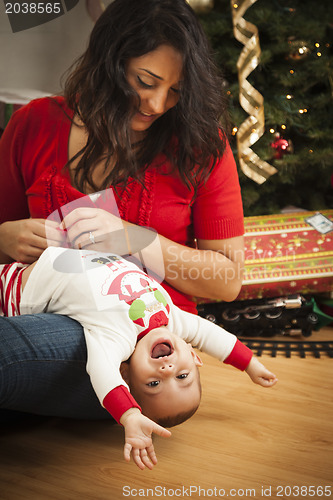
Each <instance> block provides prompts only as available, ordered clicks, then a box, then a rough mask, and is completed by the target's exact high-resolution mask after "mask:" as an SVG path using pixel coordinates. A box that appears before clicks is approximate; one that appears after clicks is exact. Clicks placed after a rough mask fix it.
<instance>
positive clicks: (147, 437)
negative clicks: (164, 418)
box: [120, 408, 171, 469]
mask: <svg viewBox="0 0 333 500" xmlns="http://www.w3.org/2000/svg"><path fill="white" fill-rule="evenodd" d="M120 423H121V424H122V425H123V426H124V428H125V446H124V458H125V460H126V461H127V462H129V461H130V459H131V455H132V457H133V460H134V462H135V463H136V465H137V466H138V467H139V469H144V468H145V467H148V469H152V468H153V467H154V465H156V464H157V458H156V454H155V450H154V445H153V441H152V433H153V432H155V434H158V435H159V436H162V437H170V436H171V432H170V431H168V430H167V429H164V427H161V426H160V425H158V424H156V423H155V422H153V420H150V419H149V418H148V417H145V416H144V415H142V413H141V412H140V410H139V409H138V408H130V409H129V410H127V411H126V412H125V413H124V414H123V415H122V416H121V418H120Z"/></svg>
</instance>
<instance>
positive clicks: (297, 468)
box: [0, 328, 333, 500]
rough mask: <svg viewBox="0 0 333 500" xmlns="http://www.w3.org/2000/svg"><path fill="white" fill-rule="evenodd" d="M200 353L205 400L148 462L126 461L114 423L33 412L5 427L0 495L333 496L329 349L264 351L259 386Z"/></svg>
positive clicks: (16, 499) (34, 498)
mask: <svg viewBox="0 0 333 500" xmlns="http://www.w3.org/2000/svg"><path fill="white" fill-rule="evenodd" d="M323 336H324V337H323ZM322 338H327V339H333V329H331V328H326V329H323V330H322V331H320V332H317V333H316V332H315V333H314V334H313V335H312V337H311V339H309V340H315V339H322ZM203 358H204V362H205V364H204V366H203V368H202V369H201V377H202V385H203V399H202V404H201V407H200V409H199V411H198V413H197V414H196V415H195V416H194V417H193V418H192V419H191V420H190V421H188V422H186V423H184V424H182V425H181V426H179V427H176V428H174V429H173V435H172V437H171V438H170V439H162V438H156V439H155V448H156V450H157V453H158V459H159V463H158V465H157V466H156V467H155V468H154V470H153V471H149V470H147V469H146V470H145V471H140V470H139V469H138V468H137V467H136V466H135V465H134V464H133V463H131V464H127V463H125V462H124V461H123V459H122V443H123V435H122V432H123V431H122V429H121V428H120V427H119V426H111V425H110V424H109V423H107V422H102V423H101V422H99V423H96V422H82V421H70V420H62V419H40V418H36V419H32V420H29V421H27V422H25V424H22V423H17V424H11V425H10V426H6V427H2V428H1V431H0V433H1V435H0V499H1V500H26V499H29V500H30V499H31V500H48V499H52V500H75V499H80V500H118V499H123V498H208V497H209V498H221V497H223V496H224V497H228V496H229V497H233V498H267V497H269V498H271V499H272V498H273V499H274V498H287V497H288V498H327V497H330V496H332V497H333V359H330V358H328V357H327V356H325V355H324V356H322V357H321V358H320V359H315V358H314V357H311V356H308V357H307V358H306V359H301V358H299V357H297V356H296V355H293V356H292V357H291V358H290V359H287V358H286V357H284V356H282V355H281V356H278V357H277V358H271V357H269V356H263V357H262V358H261V359H262V362H263V363H264V364H265V365H266V366H267V367H269V368H270V369H271V370H272V371H274V372H275V373H276V374H277V375H278V377H279V383H278V385H277V386H276V387H274V388H272V389H263V388H261V387H259V386H256V385H254V384H253V383H252V382H251V381H250V379H249V378H248V377H247V375H245V374H243V373H240V372H238V371H236V370H234V369H233V368H231V367H229V366H225V365H224V366H221V365H220V364H219V363H218V362H215V361H214V360H212V359H211V358H208V356H205V355H204V356H203ZM302 486H303V489H302V490H301V487H302ZM310 486H311V488H309V487H310ZM325 486H326V487H327V486H330V487H331V488H327V489H326V492H325ZM297 487H299V488H300V489H299V490H298V489H297ZM320 487H323V488H324V489H323V490H322V489H321V488H320ZM195 488H197V490H195ZM199 488H201V490H200V489H199ZM306 488H308V489H307V490H306Z"/></svg>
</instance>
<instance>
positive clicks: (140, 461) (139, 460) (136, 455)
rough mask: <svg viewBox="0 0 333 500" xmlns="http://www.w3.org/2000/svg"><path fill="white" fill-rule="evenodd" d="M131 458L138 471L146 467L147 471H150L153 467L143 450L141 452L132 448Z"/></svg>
mask: <svg viewBox="0 0 333 500" xmlns="http://www.w3.org/2000/svg"><path fill="white" fill-rule="evenodd" d="M132 456H133V460H134V463H135V464H136V465H137V466H138V467H139V469H141V470H143V469H144V468H145V467H148V469H152V468H153V467H154V465H153V464H152V463H151V461H150V460H149V457H148V456H147V452H146V450H145V449H142V450H141V449H140V448H133V450H132Z"/></svg>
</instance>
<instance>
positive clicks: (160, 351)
mask: <svg viewBox="0 0 333 500" xmlns="http://www.w3.org/2000/svg"><path fill="white" fill-rule="evenodd" d="M172 353H173V347H172V345H171V344H170V343H169V342H159V343H158V344H155V345H154V346H153V348H152V351H151V357H152V358H153V359H158V358H163V357H164V356H170V354H172Z"/></svg>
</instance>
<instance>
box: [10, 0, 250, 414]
mask: <svg viewBox="0 0 333 500" xmlns="http://www.w3.org/2000/svg"><path fill="white" fill-rule="evenodd" d="M220 89H221V83H220V80H219V78H218V77H217V75H216V70H215V67H214V65H213V63H212V61H211V59H210V56H209V48H208V44H207V40H206V38H205V35H204V34H203V31H202V29H201V27H200V25H199V23H198V21H197V19H196V17H195V15H194V13H193V11H192V10H191V8H190V7H189V5H188V4H187V2H186V1H185V0H115V1H114V2H113V3H111V5H110V6H109V7H108V8H107V9H106V10H105V12H104V13H103V15H102V16H101V17H100V18H99V20H98V21H97V23H96V25H95V27H94V29H93V31H92V34H91V38H90V42H89V45H88V48H87V50H86V52H85V54H84V55H83V56H82V57H81V58H80V59H79V61H78V62H77V63H76V65H75V67H74V68H73V69H72V72H71V74H70V75H69V77H68V79H67V81H66V84H65V92H64V97H54V98H46V99H40V100H36V101H33V102H31V103H30V104H28V105H27V106H25V107H24V108H22V109H21V110H19V111H18V112H17V113H16V114H15V115H14V116H13V118H12V120H11V121H10V123H9V124H8V126H7V128H6V130H5V132H4V135H3V137H2V139H1V142H0V162H1V171H2V179H3V181H2V183H1V186H0V200H1V201H0V204H1V205H0V208H1V210H0V223H1V225H0V262H1V263H5V262H10V261H11V260H20V261H23V262H28V263H30V262H34V261H35V260H36V259H37V258H38V257H39V255H40V254H41V253H42V251H43V250H44V249H45V248H46V247H47V245H48V244H54V245H57V244H61V232H60V231H59V230H58V229H59V226H58V224H56V223H55V222H50V223H48V224H47V225H46V224H45V219H46V218H47V217H48V216H50V214H52V213H54V212H55V211H60V209H61V207H63V206H64V205H66V204H67V205H68V204H71V203H74V204H75V203H77V206H78V208H76V209H75V210H72V211H71V212H70V213H69V214H67V215H65V218H64V220H63V223H62V225H61V228H62V229H66V234H67V240H69V242H70V244H71V246H74V247H84V248H89V247H90V246H92V247H93V246H94V245H96V243H98V244H99V245H101V246H102V248H103V249H105V248H110V249H113V248H114V245H115V244H116V242H115V241H114V234H115V231H116V230H117V227H118V226H117V224H118V223H119V220H118V219H117V217H115V216H114V215H113V214H111V213H110V212H109V211H108V210H107V203H106V204H105V203H104V204H103V200H104V199H105V196H100V197H99V199H98V200H97V202H96V203H94V204H92V206H88V207H87V206H80V199H81V198H83V197H84V196H85V195H90V194H94V193H96V192H100V191H102V190H107V191H106V192H110V190H111V188H113V189H112V196H114V197H115V200H116V202H117V207H118V210H119V214H120V217H121V219H122V220H123V221H124V224H125V227H126V228H127V229H129V230H133V229H134V230H137V229H139V230H140V231H142V233H141V232H140V235H142V237H144V231H146V230H145V229H140V228H141V227H143V226H145V227H149V228H153V229H154V231H156V232H157V234H158V241H159V245H160V248H161V252H162V256H163V265H164V270H163V274H164V282H163V285H164V286H165V288H166V289H167V291H168V292H169V293H170V295H171V297H172V299H173V301H174V302H175V303H176V304H177V305H178V306H179V307H181V308H183V309H185V310H188V311H190V312H195V303H194V301H193V299H192V297H193V296H200V297H206V298H210V299H221V300H234V299H235V298H236V296H237V295H238V293H239V290H240V286H241V280H242V266H243V237H242V234H243V215H242V204H241V197H240V189H239V183H238V178H237V172H236V167H235V163H234V160H233V158H232V154H231V151H230V147H229V145H228V143H227V141H226V138H225V133H224V131H223V130H222V129H221V128H220V125H219V118H220V116H221V114H222V113H224V112H225V110H224V108H223V99H222V97H221V92H220ZM92 199H95V198H92ZM77 200H79V201H77ZM101 200H102V202H101ZM140 238H141V236H139V238H138V239H139V240H140ZM194 242H195V243H194ZM153 257H154V256H153V255H152V258H153ZM155 271H156V270H155ZM0 319H1V321H0V337H1V338H0V345H1V347H0V348H1V349H2V350H3V352H2V354H1V360H2V361H1V363H2V369H1V370H0V372H1V373H2V376H3V377H4V378H3V380H2V382H1V386H0V387H1V388H2V389H1V390H2V394H0V398H1V399H0V406H1V407H2V408H6V409H15V410H21V411H28V412H32V413H40V412H41V411H43V413H46V414H49V415H62V416H72V417H80V418H98V417H103V416H105V417H107V414H106V412H104V410H103V409H102V408H99V406H98V402H97V400H95V399H94V395H93V393H92V391H91V389H90V383H89V379H88V377H87V375H86V373H85V363H86V352H85V345H84V338H83V334H82V329H81V327H80V326H79V325H77V323H75V322H73V321H72V320H69V319H68V318H65V317H58V316H55V317H53V316H52V315H51V316H49V315H47V314H45V315H36V316H33V317H30V316H27V317H18V318H13V319H9V318H0ZM74 393H75V396H74ZM74 397H75V400H74V399H73V398H74ZM40 401H43V406H42V407H40Z"/></svg>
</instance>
